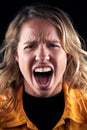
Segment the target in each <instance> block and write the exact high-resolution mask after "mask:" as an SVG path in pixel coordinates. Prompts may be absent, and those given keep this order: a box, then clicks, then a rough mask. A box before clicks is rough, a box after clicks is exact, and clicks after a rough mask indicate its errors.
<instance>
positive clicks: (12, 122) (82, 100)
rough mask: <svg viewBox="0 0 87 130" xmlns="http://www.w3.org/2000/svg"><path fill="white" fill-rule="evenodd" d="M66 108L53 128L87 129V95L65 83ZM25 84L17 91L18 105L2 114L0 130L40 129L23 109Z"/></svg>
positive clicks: (67, 129) (57, 129)
mask: <svg viewBox="0 0 87 130" xmlns="http://www.w3.org/2000/svg"><path fill="white" fill-rule="evenodd" d="M63 91H64V97H65V108H64V112H63V115H62V117H61V119H60V121H59V122H58V123H57V124H56V126H55V127H54V128H53V130H73V129H74V130H87V95H82V94H81V92H80V91H79V90H78V89H71V90H70V91H69V87H68V86H67V85H66V84H64V85H63ZM22 93H23V86H20V87H19V89H18V91H17V99H18V105H17V106H16V108H15V109H14V110H12V111H11V112H9V113H7V114H5V115H3V116H0V130H38V128H37V127H36V126H35V125H34V124H33V123H32V122H31V121H30V120H29V119H28V117H27V116H26V113H25V111H24V109H23V101H22Z"/></svg>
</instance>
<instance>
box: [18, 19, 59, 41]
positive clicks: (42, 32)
mask: <svg viewBox="0 0 87 130" xmlns="http://www.w3.org/2000/svg"><path fill="white" fill-rule="evenodd" d="M57 34H58V32H57V29H56V27H55V26H54V25H53V24H52V23H51V22H49V21H48V20H46V19H44V18H34V19H31V20H28V21H27V22H25V23H24V24H23V25H22V27H21V30H20V38H21V37H28V38H32V37H33V38H37V37H39V38H43V37H45V38H46V37H47V38H48V37H49V38H52V39H53V38H54V37H58V35H57Z"/></svg>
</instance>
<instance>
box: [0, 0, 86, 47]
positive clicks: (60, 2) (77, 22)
mask: <svg viewBox="0 0 87 130" xmlns="http://www.w3.org/2000/svg"><path fill="white" fill-rule="evenodd" d="M35 2H40V3H48V4H51V5H52V6H57V7H59V8H61V9H63V10H64V11H66V12H67V13H68V14H69V15H70V17H71V19H72V22H73V25H74V27H75V29H76V30H77V31H78V32H79V34H80V35H81V36H82V37H83V38H84V40H85V41H87V40H86V39H87V7H86V2H85V1H84V0H56V1H55V0H52V1H50V0H47V1H46V0H38V1H35V0H17V1H15V0H12V1H10V0H3V1H1V2H0V45H1V44H2V41H3V39H4V36H5V32H6V30H7V27H8V25H9V23H10V22H11V20H13V18H14V16H15V15H16V13H17V11H19V9H20V8H21V7H22V6H25V5H30V4H32V3H35Z"/></svg>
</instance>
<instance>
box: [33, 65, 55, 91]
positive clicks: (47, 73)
mask: <svg viewBox="0 0 87 130" xmlns="http://www.w3.org/2000/svg"><path fill="white" fill-rule="evenodd" d="M52 73H53V71H52V68H50V67H44V68H43V67H39V68H36V69H35V70H34V76H35V80H36V82H37V84H38V86H39V87H40V88H42V89H47V88H48V86H49V84H50V82H51V78H52Z"/></svg>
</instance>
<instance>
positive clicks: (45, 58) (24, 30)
mask: <svg viewBox="0 0 87 130" xmlns="http://www.w3.org/2000/svg"><path fill="white" fill-rule="evenodd" d="M15 59H16V61H17V62H18V64H19V68H20V71H21V73H22V75H23V77H24V88H25V91H26V92H27V93H29V94H31V95H33V96H37V97H51V96H54V95H56V94H58V93H60V91H61V90H62V81H63V75H64V72H65V69H66V65H67V54H66V52H65V51H64V49H63V48H62V46H61V40H60V39H59V36H58V32H57V30H56V27H55V26H54V25H53V24H51V23H50V22H49V21H47V20H45V19H43V18H34V19H32V20H29V21H27V22H25V23H24V24H23V25H22V27H21V30H20V35H19V43H18V48H17V52H16V54H15Z"/></svg>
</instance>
